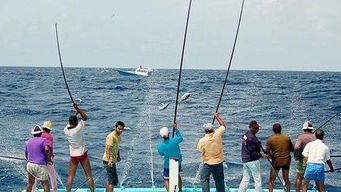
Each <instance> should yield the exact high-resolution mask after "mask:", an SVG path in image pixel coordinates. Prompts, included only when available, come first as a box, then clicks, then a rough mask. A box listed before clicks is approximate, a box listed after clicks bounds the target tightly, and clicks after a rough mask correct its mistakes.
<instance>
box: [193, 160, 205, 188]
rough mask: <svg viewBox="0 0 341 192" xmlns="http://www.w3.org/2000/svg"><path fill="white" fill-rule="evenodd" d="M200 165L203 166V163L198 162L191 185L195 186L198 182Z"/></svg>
mask: <svg viewBox="0 0 341 192" xmlns="http://www.w3.org/2000/svg"><path fill="white" fill-rule="evenodd" d="M202 166H203V163H200V164H199V167H198V169H197V172H196V174H195V179H194V181H193V183H192V186H196V184H198V183H200V179H199V176H200V171H201V169H202Z"/></svg>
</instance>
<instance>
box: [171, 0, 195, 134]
mask: <svg viewBox="0 0 341 192" xmlns="http://www.w3.org/2000/svg"><path fill="white" fill-rule="evenodd" d="M191 6H192V0H189V4H188V11H187V20H186V27H185V34H184V39H183V43H182V52H181V62H180V70H179V78H178V88H177V91H176V101H175V112H174V121H173V122H174V123H176V114H177V110H178V103H179V92H180V82H181V74H182V64H183V61H184V53H185V47H186V38H187V29H188V21H189V16H190V13H191ZM174 132H175V129H174V128H173V137H174Z"/></svg>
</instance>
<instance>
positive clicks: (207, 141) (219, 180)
mask: <svg viewBox="0 0 341 192" xmlns="http://www.w3.org/2000/svg"><path fill="white" fill-rule="evenodd" d="M214 117H215V118H216V119H217V121H218V123H219V125H220V127H219V128H218V129H217V130H214V128H213V125H212V124H211V123H206V124H205V125H204V129H205V136H204V137H203V138H201V139H200V140H199V143H198V150H199V151H200V152H201V160H202V161H203V167H202V169H201V173H200V181H201V185H202V191H203V192H208V191H210V175H211V174H212V175H213V178H214V182H215V186H216V190H217V192H224V191H225V184H224V167H223V163H224V145H223V139H222V135H223V134H224V131H225V129H226V125H225V122H224V120H223V119H222V118H221V117H220V116H219V114H218V113H214Z"/></svg>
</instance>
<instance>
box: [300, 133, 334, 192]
mask: <svg viewBox="0 0 341 192" xmlns="http://www.w3.org/2000/svg"><path fill="white" fill-rule="evenodd" d="M315 137H316V140H315V141H312V142H310V143H308V144H307V145H306V146H305V148H304V150H303V153H302V154H303V156H304V161H305V162H307V168H306V171H305V173H304V184H303V192H307V189H308V185H309V182H310V180H314V181H315V183H316V186H317V189H318V190H319V191H320V192H325V191H326V188H325V186H324V164H325V163H324V162H327V164H328V166H329V168H330V172H334V168H333V164H332V161H331V159H330V151H329V148H328V146H327V145H325V144H324V143H323V142H322V141H323V137H324V132H323V130H322V129H318V130H316V132H315Z"/></svg>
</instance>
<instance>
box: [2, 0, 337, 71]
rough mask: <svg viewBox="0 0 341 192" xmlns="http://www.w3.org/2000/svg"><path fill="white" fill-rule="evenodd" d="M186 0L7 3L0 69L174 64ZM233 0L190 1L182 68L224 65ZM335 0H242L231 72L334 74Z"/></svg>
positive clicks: (237, 1) (236, 5)
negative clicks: (327, 72)
mask: <svg viewBox="0 0 341 192" xmlns="http://www.w3.org/2000/svg"><path fill="white" fill-rule="evenodd" d="M188 2H189V1H188V0H102V1H93V0H72V1H70V0H58V1H56V0H10V1H6V2H3V3H2V6H1V7H0V18H1V20H0V52H1V59H0V66H46V67H51V66H52V67H53V66H55V67H58V66H59V61H58V55H57V48H56V42H55V41H56V40H55V34H54V23H56V22H57V23H58V26H59V38H60V43H61V50H62V56H63V61H64V65H65V66H66V67H129V68H130V67H136V66H138V65H143V66H146V67H150V68H178V67H179V64H180V56H181V47H182V39H183V32H184V27H185V20H186V12H187V6H188ZM240 5H241V0H193V4H192V13H191V18H190V23H189V31H188V39H187V47H186V51H185V59H184V68H191V69H192V68H195V69H226V66H227V60H228V58H229V55H230V51H231V48H232V43H233V38H234V34H235V28H236V25H237V20H238V14H239V9H240ZM340 34H341V1H339V0H326V1H322V0H319V1H318V0H299V1H297V0H246V1H245V9H244V16H243V20H242V24H241V29H240V34H239V40H238V43H237V47H236V51H235V57H234V61H233V63H232V69H245V70H299V71H302V70H303V71H341V64H340V61H341V54H340V50H341V35H340Z"/></svg>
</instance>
